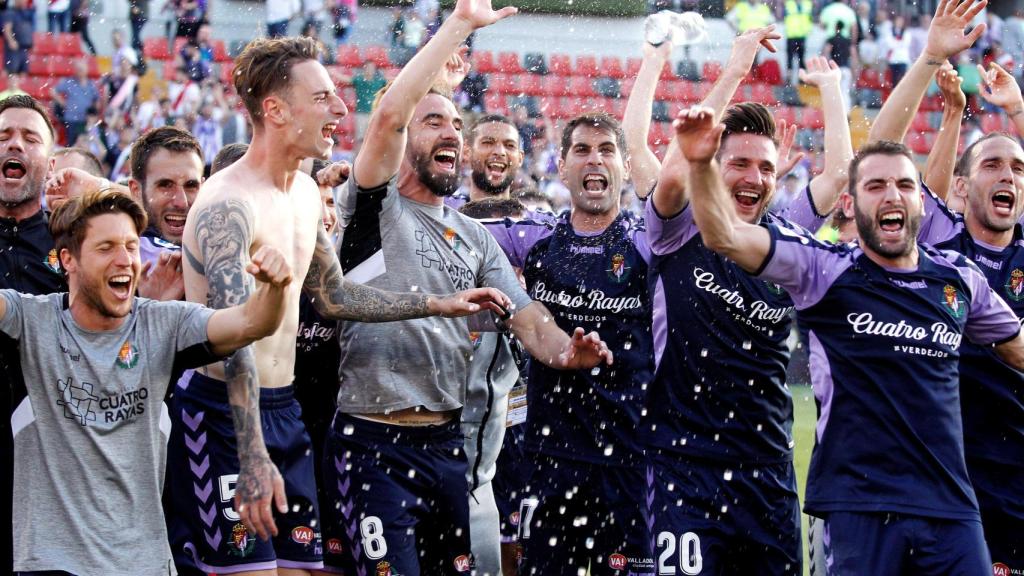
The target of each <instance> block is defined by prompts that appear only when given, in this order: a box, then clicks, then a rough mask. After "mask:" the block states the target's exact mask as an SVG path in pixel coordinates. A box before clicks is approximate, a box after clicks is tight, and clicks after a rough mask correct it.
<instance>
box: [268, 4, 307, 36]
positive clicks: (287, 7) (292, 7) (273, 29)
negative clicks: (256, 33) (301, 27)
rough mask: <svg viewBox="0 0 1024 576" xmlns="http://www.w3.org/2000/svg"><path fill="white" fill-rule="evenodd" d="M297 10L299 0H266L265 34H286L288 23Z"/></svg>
mask: <svg viewBox="0 0 1024 576" xmlns="http://www.w3.org/2000/svg"><path fill="white" fill-rule="evenodd" d="M298 11H299V0H267V36H270V37H271V38H280V37H282V36H287V35H288V24H289V23H291V21H292V18H293V17H295V14H296V13H298Z"/></svg>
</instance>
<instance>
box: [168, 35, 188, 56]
mask: <svg viewBox="0 0 1024 576" xmlns="http://www.w3.org/2000/svg"><path fill="white" fill-rule="evenodd" d="M187 43H188V38H175V39H174V48H173V49H172V51H171V57H172V58H173V57H175V56H177V55H178V54H181V51H182V50H183V49H184V48H185V44H187Z"/></svg>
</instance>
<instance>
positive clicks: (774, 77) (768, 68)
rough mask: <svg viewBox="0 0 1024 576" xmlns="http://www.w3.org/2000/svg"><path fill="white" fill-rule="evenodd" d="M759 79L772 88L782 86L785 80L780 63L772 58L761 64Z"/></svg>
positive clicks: (758, 68) (759, 66) (758, 69)
mask: <svg viewBox="0 0 1024 576" xmlns="http://www.w3.org/2000/svg"><path fill="white" fill-rule="evenodd" d="M757 79H758V80H760V81H761V82H764V83H766V84H770V85H772V86H781V85H782V84H783V79H782V67H781V66H779V61H778V60H775V59H774V58H772V59H768V60H765V61H764V62H761V64H759V65H758V67H757Z"/></svg>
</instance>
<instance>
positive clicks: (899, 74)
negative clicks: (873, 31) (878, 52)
mask: <svg viewBox="0 0 1024 576" xmlns="http://www.w3.org/2000/svg"><path fill="white" fill-rule="evenodd" d="M891 30H892V32H891V33H890V34H889V35H888V36H886V37H883V38H882V39H881V40H882V41H881V44H882V45H883V46H884V48H883V50H882V52H883V53H885V54H886V56H887V57H886V60H888V62H889V73H890V74H891V75H892V85H893V86H895V85H897V84H899V82H900V80H902V79H903V75H904V74H906V73H907V68H908V67H909V66H910V62H911V60H910V36H909V35H908V34H907V30H906V19H905V18H904V17H903V15H902V14H900V15H897V16H896V18H894V19H893V22H892V29H891Z"/></svg>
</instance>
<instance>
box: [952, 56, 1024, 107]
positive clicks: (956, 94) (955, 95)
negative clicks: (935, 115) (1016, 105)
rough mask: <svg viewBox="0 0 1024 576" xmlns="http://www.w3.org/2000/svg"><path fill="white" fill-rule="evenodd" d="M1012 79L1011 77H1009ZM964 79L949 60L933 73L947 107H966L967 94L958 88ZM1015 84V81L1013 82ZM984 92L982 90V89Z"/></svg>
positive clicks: (1018, 92) (1018, 91) (1018, 93)
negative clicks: (937, 71)
mask: <svg viewBox="0 0 1024 576" xmlns="http://www.w3.org/2000/svg"><path fill="white" fill-rule="evenodd" d="M981 78H982V81H984V78H985V74H984V73H983V74H982V75H981ZM1011 81H1012V79H1011ZM963 82H964V79H963V78H961V77H960V76H959V75H958V74H957V73H956V68H953V65H952V64H950V63H949V62H943V63H942V66H940V67H939V73H938V74H936V75H935V83H936V84H938V86H939V93H940V94H942V100H943V101H944V102H945V103H946V107H947V108H956V109H959V110H963V109H964V108H966V107H967V95H966V94H964V91H963V90H962V89H960V85H961V84H963ZM1013 84H1014V86H1016V85H1017V83H1016V82H1014V83H1013ZM982 92H983V93H984V91H982ZM1017 96H1018V98H1019V97H1020V90H1019V89H1018V90H1017Z"/></svg>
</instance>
